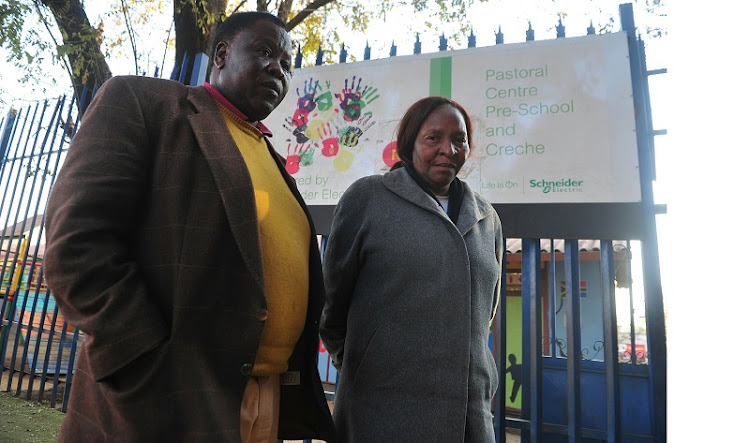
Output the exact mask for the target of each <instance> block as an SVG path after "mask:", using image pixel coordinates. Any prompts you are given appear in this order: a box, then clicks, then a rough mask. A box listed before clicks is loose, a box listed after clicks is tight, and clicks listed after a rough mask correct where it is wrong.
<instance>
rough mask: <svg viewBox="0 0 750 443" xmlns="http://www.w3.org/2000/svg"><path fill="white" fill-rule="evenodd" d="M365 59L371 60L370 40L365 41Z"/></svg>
mask: <svg viewBox="0 0 750 443" xmlns="http://www.w3.org/2000/svg"><path fill="white" fill-rule="evenodd" d="M364 60H370V42H369V41H368V42H366V43H365V56H364Z"/></svg>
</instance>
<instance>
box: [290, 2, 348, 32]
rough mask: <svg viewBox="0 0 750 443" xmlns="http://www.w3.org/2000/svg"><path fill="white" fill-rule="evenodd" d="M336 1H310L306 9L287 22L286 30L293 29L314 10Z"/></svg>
mask: <svg viewBox="0 0 750 443" xmlns="http://www.w3.org/2000/svg"><path fill="white" fill-rule="evenodd" d="M334 1H336V0H315V1H313V2H310V4H308V5H307V6H306V7H305V9H303V10H301V11H300V12H299V14H297V15H295V16H294V17H292V19H291V20H289V21H288V22H287V24H286V30H287V31H291V30H292V29H294V27H295V26H297V25H299V24H300V23H302V21H303V20H304V19H306V18H307V17H309V16H310V15H311V14H312V13H313V12H315V11H317V10H318V9H320V8H322V7H323V6H325V5H327V4H329V3H332V2H334Z"/></svg>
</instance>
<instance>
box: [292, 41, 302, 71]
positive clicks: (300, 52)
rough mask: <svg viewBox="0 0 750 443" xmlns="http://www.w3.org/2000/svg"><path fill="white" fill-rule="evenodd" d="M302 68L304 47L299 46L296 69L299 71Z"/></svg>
mask: <svg viewBox="0 0 750 443" xmlns="http://www.w3.org/2000/svg"><path fill="white" fill-rule="evenodd" d="M301 67H302V47H301V46H300V45H299V44H297V56H296V57H294V68H295V69H299V68H301Z"/></svg>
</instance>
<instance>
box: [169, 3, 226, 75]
mask: <svg viewBox="0 0 750 443" xmlns="http://www.w3.org/2000/svg"><path fill="white" fill-rule="evenodd" d="M227 2H228V0H174V2H173V4H174V30H175V65H176V66H177V67H180V66H181V64H182V60H183V58H184V57H185V55H187V57H188V60H191V61H192V60H193V59H194V58H195V55H196V54H199V53H203V54H206V55H208V56H210V55H211V42H212V39H213V35H214V31H215V30H216V26H218V24H219V20H220V19H221V16H222V14H224V11H226V9H227ZM189 68H190V69H192V66H189Z"/></svg>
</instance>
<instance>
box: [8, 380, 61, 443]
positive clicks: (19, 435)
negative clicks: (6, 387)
mask: <svg viewBox="0 0 750 443" xmlns="http://www.w3.org/2000/svg"><path fill="white" fill-rule="evenodd" d="M24 393H25V392H24ZM64 416H65V414H64V413H62V412H61V411H59V410H57V409H54V408H50V407H49V405H48V404H43V403H37V402H34V401H28V400H26V397H25V396H24V395H23V394H22V396H21V397H16V396H14V395H13V393H11V392H5V391H2V392H0V442H2V443H50V442H54V441H56V440H57V434H58V432H59V431H60V425H61V424H62V421H63V417H64Z"/></svg>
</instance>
